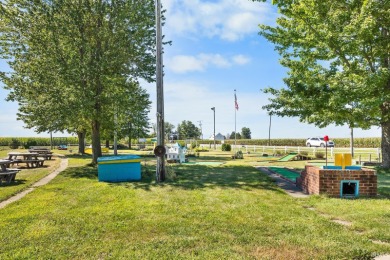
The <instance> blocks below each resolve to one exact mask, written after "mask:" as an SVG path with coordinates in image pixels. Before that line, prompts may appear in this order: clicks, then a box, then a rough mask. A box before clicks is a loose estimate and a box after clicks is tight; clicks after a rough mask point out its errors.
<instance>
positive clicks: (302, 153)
mask: <svg viewBox="0 0 390 260" xmlns="http://www.w3.org/2000/svg"><path fill="white" fill-rule="evenodd" d="M299 154H300V155H305V156H307V155H309V152H308V151H300V152H299Z"/></svg>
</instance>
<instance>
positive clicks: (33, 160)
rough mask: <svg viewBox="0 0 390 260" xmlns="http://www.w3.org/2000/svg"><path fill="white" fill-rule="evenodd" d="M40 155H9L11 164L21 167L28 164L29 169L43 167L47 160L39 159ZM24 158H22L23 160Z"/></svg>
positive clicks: (16, 153)
mask: <svg viewBox="0 0 390 260" xmlns="http://www.w3.org/2000/svg"><path fill="white" fill-rule="evenodd" d="M38 156H40V154H38V153H19V152H11V153H8V160H9V161H11V162H10V164H12V165H14V164H16V165H19V163H26V165H27V168H34V167H40V166H43V163H44V162H45V160H43V159H38ZM21 157H22V158H21Z"/></svg>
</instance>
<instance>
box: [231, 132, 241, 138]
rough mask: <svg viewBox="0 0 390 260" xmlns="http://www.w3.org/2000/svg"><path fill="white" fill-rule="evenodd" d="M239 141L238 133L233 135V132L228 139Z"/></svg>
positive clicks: (239, 135)
mask: <svg viewBox="0 0 390 260" xmlns="http://www.w3.org/2000/svg"><path fill="white" fill-rule="evenodd" d="M236 138H237V139H241V134H240V133H237V134H236V133H235V132H234V131H233V132H232V133H231V134H230V138H229V139H236Z"/></svg>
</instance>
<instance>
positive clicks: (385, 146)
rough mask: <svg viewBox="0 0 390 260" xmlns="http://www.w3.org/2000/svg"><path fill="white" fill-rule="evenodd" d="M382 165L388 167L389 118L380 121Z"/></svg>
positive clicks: (389, 153) (389, 150)
mask: <svg viewBox="0 0 390 260" xmlns="http://www.w3.org/2000/svg"><path fill="white" fill-rule="evenodd" d="M381 147H382V160H383V164H382V166H383V167H384V168H387V169H389V168H390V120H388V121H387V122H384V123H382V144H381Z"/></svg>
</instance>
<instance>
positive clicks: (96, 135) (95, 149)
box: [92, 119, 102, 164]
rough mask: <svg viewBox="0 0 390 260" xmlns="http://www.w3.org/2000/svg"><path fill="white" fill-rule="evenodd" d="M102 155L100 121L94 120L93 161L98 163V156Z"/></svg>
mask: <svg viewBox="0 0 390 260" xmlns="http://www.w3.org/2000/svg"><path fill="white" fill-rule="evenodd" d="M100 156H102V148H101V147H100V122H99V121H98V120H96V119H95V120H93V121H92V163H93V164H97V158H98V157H100Z"/></svg>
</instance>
